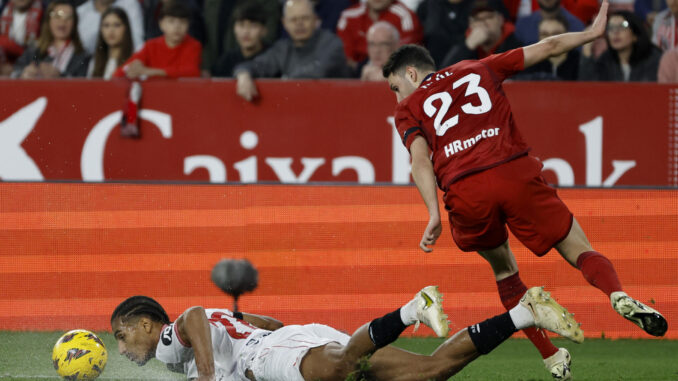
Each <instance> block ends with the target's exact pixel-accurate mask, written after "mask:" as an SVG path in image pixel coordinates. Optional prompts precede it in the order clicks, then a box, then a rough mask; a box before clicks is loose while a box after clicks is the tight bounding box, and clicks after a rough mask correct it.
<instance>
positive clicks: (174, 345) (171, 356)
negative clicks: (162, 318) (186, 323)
mask: <svg viewBox="0 0 678 381" xmlns="http://www.w3.org/2000/svg"><path fill="white" fill-rule="evenodd" d="M190 350H191V348H190V347H189V346H187V345H186V344H185V343H184V342H183V341H182V340H181V338H180V337H179V334H178V332H177V326H176V323H171V324H166V325H165V326H163V327H162V329H161V331H160V338H159V339H158V345H157V346H156V349H155V357H156V358H157V359H158V360H159V361H161V362H164V363H167V364H176V363H180V362H183V361H185V360H186V357H187V354H188V353H189V352H190Z"/></svg>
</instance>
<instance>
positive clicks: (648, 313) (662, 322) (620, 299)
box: [610, 291, 668, 336]
mask: <svg viewBox="0 0 678 381" xmlns="http://www.w3.org/2000/svg"><path fill="white" fill-rule="evenodd" d="M610 302H611V303H612V308H614V310H615V311H617V313H618V314H620V315H621V316H623V317H624V318H625V319H627V320H629V321H631V322H633V324H635V325H637V326H638V327H640V328H642V329H643V330H644V331H645V332H647V333H649V334H650V335H652V336H664V334H665V333H666V330H667V329H668V324H667V323H666V319H664V317H663V316H662V314H660V313H659V312H657V311H656V310H655V309H653V308H651V307H648V306H647V305H645V304H643V303H641V302H639V301H637V300H635V299H633V298H631V297H630V296H628V295H626V293H625V292H622V291H617V292H613V293H612V294H610Z"/></svg>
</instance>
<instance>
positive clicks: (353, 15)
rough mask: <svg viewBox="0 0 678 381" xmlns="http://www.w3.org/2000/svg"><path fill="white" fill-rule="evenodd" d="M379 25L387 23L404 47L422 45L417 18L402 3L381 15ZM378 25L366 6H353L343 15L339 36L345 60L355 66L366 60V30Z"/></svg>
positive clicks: (395, 3)
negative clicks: (395, 30) (398, 36)
mask: <svg viewBox="0 0 678 381" xmlns="http://www.w3.org/2000/svg"><path fill="white" fill-rule="evenodd" d="M378 21H386V22H387V23H389V24H391V25H393V26H394V27H396V29H398V32H400V43H401V44H417V43H421V42H422V40H423V38H424V31H423V29H422V27H421V24H420V23H419V18H418V17H417V14H416V13H414V12H412V11H411V10H410V9H409V8H407V6H405V5H403V4H402V3H401V2H399V1H394V2H393V3H392V4H391V5H390V6H389V7H388V8H387V9H385V10H384V11H382V12H381V13H380V14H379V20H378ZM374 23H375V21H374V20H372V18H371V17H370V15H369V10H368V9H367V5H366V4H365V3H362V4H357V5H354V6H352V7H350V8H347V9H345V10H344V11H343V12H341V16H340V17H339V22H338V23H337V35H338V36H339V37H340V38H341V40H342V42H343V43H344V53H346V58H348V59H350V60H352V61H354V62H363V61H365V60H366V59H367V30H368V29H370V27H371V26H372V24H374Z"/></svg>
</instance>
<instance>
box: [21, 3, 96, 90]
mask: <svg viewBox="0 0 678 381" xmlns="http://www.w3.org/2000/svg"><path fill="white" fill-rule="evenodd" d="M77 25H78V15H77V13H76V12H75V8H73V5H72V4H71V2H70V1H68V0H55V1H52V2H51V3H50V4H49V6H48V7H47V11H46V12H45V16H44V17H43V22H42V27H41V30H40V38H38V40H37V41H36V42H35V44H33V45H31V46H30V47H29V48H27V49H26V50H25V51H24V54H22V55H21V57H19V59H18V60H17V62H16V63H15V65H14V72H13V73H12V77H14V78H19V77H20V78H25V79H34V78H59V77H84V76H85V75H86V74H87V64H88V63H89V55H88V54H87V52H85V50H84V49H83V47H82V43H81V42H80V36H79V35H78V28H77Z"/></svg>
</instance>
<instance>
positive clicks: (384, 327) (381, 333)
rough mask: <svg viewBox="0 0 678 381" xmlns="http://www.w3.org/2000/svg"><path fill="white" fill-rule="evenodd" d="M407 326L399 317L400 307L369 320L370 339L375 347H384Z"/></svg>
mask: <svg viewBox="0 0 678 381" xmlns="http://www.w3.org/2000/svg"><path fill="white" fill-rule="evenodd" d="M405 328H407V326H406V325H405V324H404V323H403V321H402V319H401V318H400V308H398V309H397V310H395V311H393V312H389V313H387V314H386V315H384V316H382V317H380V318H378V319H374V320H372V321H371V322H370V339H372V342H373V343H374V345H375V346H376V347H377V349H379V348H381V347H385V346H387V345H389V344H391V343H392V342H394V341H395V340H396V339H397V338H398V336H400V334H401V333H403V331H404V330H405Z"/></svg>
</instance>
